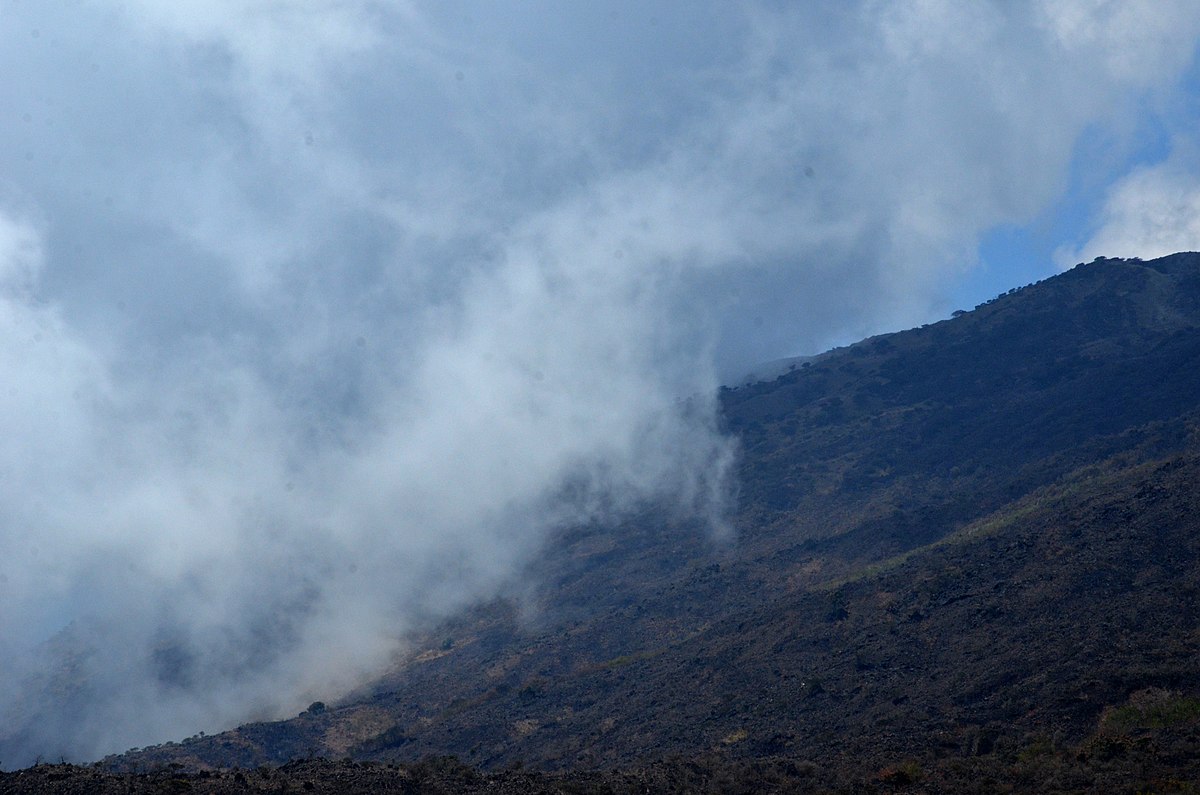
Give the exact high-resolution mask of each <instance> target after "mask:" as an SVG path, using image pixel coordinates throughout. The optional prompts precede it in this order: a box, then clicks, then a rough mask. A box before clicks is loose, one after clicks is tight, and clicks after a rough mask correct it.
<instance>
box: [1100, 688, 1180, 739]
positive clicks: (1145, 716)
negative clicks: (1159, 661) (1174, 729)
mask: <svg viewBox="0 0 1200 795" xmlns="http://www.w3.org/2000/svg"><path fill="white" fill-rule="evenodd" d="M1198 722H1200V699H1196V698H1190V697H1188V696H1184V695H1183V694H1181V693H1179V692H1177V691H1174V690H1164V689H1162V688H1158V687H1151V688H1147V689H1146V690H1139V691H1137V692H1136V693H1134V694H1133V695H1131V696H1130V697H1129V701H1128V702H1127V703H1126V704H1124V705H1123V706H1120V707H1109V708H1108V709H1106V710H1104V714H1103V715H1101V716H1100V731H1101V732H1104V733H1109V734H1127V733H1129V732H1131V731H1136V730H1139V729H1165V728H1168V727H1171V726H1182V725H1188V724H1194V723H1198Z"/></svg>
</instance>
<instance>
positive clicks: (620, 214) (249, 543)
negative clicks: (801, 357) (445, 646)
mask: <svg viewBox="0 0 1200 795" xmlns="http://www.w3.org/2000/svg"><path fill="white" fill-rule="evenodd" d="M685 8H686V13H684V12H683V9H685ZM1154 8H1155V9H1156V12H1155V13H1154V14H1151V13H1149V12H1131V11H1128V10H1127V6H1125V5H1124V4H1117V5H1110V6H1104V5H1103V4H1099V5H1097V4H1089V5H1077V4H1071V3H1046V4H1031V5H1029V6H1025V5H1021V6H1018V5H1014V4H1012V3H997V4H994V5H988V4H975V5H973V6H970V7H965V8H964V7H963V6H961V4H955V3H945V4H942V3H936V2H935V3H928V2H926V3H908V4H904V3H901V4H888V5H886V6H879V5H877V4H875V3H872V2H865V3H862V4H860V7H855V8H852V9H850V8H843V7H839V9H838V10H837V11H836V12H820V11H796V12H785V11H780V10H778V9H776V8H774V5H773V4H770V3H762V4H754V3H749V4H742V5H737V6H733V5H732V4H727V3H713V4H711V5H709V6H707V7H705V8H703V9H701V8H699V7H697V6H696V5H695V4H687V5H686V6H680V7H679V9H673V8H667V10H665V11H663V12H662V13H663V14H664V16H663V17H662V18H653V17H651V16H648V15H645V14H644V12H643V11H641V10H640V6H636V5H633V4H628V5H626V4H620V3H617V4H613V5H611V6H609V7H607V8H604V9H599V10H581V9H579V8H575V7H570V6H567V7H559V6H558V5H556V4H548V5H547V6H546V7H537V6H536V4H534V5H524V6H522V7H521V9H519V10H514V9H512V8H506V9H499V8H498V7H495V6H494V5H493V4H479V5H476V6H472V7H471V17H470V18H467V19H463V18H460V17H457V16H455V17H453V18H452V17H450V16H447V14H448V12H444V11H436V10H434V9H431V8H426V7H425V6H423V5H422V4H414V3H401V2H396V3H382V2H366V1H365V0H364V2H337V3H333V2H329V3H323V2H305V3H294V4H293V3H277V2H270V3H267V2H236V3H235V2H226V3H213V2H205V3H174V4H170V5H166V4H160V3H151V2H126V3H121V4H101V3H84V4H81V5H79V6H77V7H75V9H74V10H73V11H72V13H71V15H70V16H69V17H68V16H65V15H62V14H57V15H54V14H52V13H51V12H50V11H48V10H45V9H44V8H43V7H38V8H31V7H29V4H26V5H22V6H16V5H10V6H9V7H8V8H7V9H6V11H5V13H6V15H7V18H6V27H5V29H4V30H3V31H2V32H0V41H2V42H3V46H0V74H6V75H14V76H20V79H16V78H14V79H9V80H6V81H4V82H3V83H0V101H2V102H3V104H4V106H5V107H7V108H10V109H16V117H18V118H20V119H21V120H22V121H21V123H20V125H11V124H10V125H5V126H0V178H2V179H3V180H4V181H5V182H4V184H3V189H2V190H0V197H2V199H3V201H0V327H2V330H3V333H2V334H0V383H3V384H4V386H3V387H0V434H2V436H3V438H4V440H5V442H4V445H3V446H2V447H0V473H2V477H0V545H2V548H3V552H4V554H3V555H2V556H0V670H5V671H6V672H7V675H6V676H5V677H3V678H2V679H0V714H2V715H3V716H4V720H3V724H2V725H3V726H4V727H5V728H4V729H2V730H0V760H2V761H3V762H5V763H6V764H10V765H12V764H24V763H27V762H29V761H32V758H33V757H34V756H35V755H37V754H42V755H44V756H47V757H54V756H57V755H59V754H65V755H67V756H69V757H72V758H76V759H81V758H83V759H86V758H91V757H95V756H97V755H100V754H103V753H106V752H110V751H116V750H121V749H123V748H126V747H129V746H131V745H141V744H144V743H146V742H149V741H154V740H164V739H169V738H171V737H177V736H180V735H183V734H191V733H193V732H194V731H196V730H197V729H200V728H203V729H205V730H213V729H216V728H220V727H223V726H226V725H230V724H233V723H237V722H240V721H243V720H246V719H248V718H251V717H268V716H276V715H279V714H286V713H289V712H294V711H295V710H296V709H297V708H298V707H300V706H303V705H304V704H305V703H307V701H309V700H311V699H312V698H316V697H321V698H327V697H330V695H331V694H335V693H337V692H339V691H341V690H344V689H346V688H348V687H350V686H352V685H353V684H355V683H356V682H357V681H359V680H360V679H361V677H363V676H366V675H367V674H369V673H370V672H371V671H372V670H375V669H377V668H378V667H379V666H380V665H381V664H383V663H384V662H386V660H387V658H388V656H389V654H391V653H392V652H393V651H394V650H395V647H396V644H397V640H398V638H400V637H401V636H402V635H403V633H404V632H405V631H406V630H407V629H410V628H412V627H414V626H417V625H419V624H420V622H422V621H425V620H427V619H429V618H431V617H437V616H440V615H445V614H447V613H448V612H450V611H452V610H454V609H456V608H458V607H460V606H462V605H464V604H466V603H468V602H470V601H471V600H473V599H477V598H482V597H486V596H487V595H489V594H491V593H494V592H495V591H496V590H497V589H498V588H500V587H501V586H502V585H503V583H504V582H505V581H506V579H507V578H510V577H511V576H512V575H513V574H514V572H516V571H517V570H518V569H519V567H520V566H521V565H522V564H523V563H525V562H527V561H528V560H529V559H530V558H531V556H532V555H533V554H534V552H535V551H536V549H537V548H538V546H539V544H540V543H541V542H542V541H543V540H544V539H545V537H546V535H547V533H548V532H550V531H551V530H552V529H553V528H554V527H557V526H561V525H563V524H568V523H572V522H580V521H589V520H602V521H608V520H613V519H618V518H620V516H621V515H622V514H623V513H624V512H625V511H626V510H627V509H628V508H629V507H630V506H632V505H635V504H637V503H639V502H640V501H644V500H650V499H656V500H665V501H667V502H669V503H671V504H673V505H676V506H678V507H679V508H680V509H681V510H686V511H688V512H691V513H693V514H696V515H700V516H702V517H704V518H706V519H707V520H708V521H709V523H710V524H711V525H712V526H713V527H714V529H715V530H716V531H717V532H727V531H725V530H724V528H723V517H724V516H725V514H726V511H727V508H728V506H727V504H726V499H727V494H728V489H727V485H728V484H727V476H728V471H729V468H730V467H729V465H730V461H731V456H732V446H731V443H730V442H729V440H726V439H724V438H722V437H721V436H720V435H719V434H718V433H717V432H716V431H715V418H714V404H713V397H712V396H713V394H714V390H715V386H716V384H717V383H718V382H719V381H720V379H721V378H722V377H724V376H727V375H728V374H730V373H736V372H740V371H742V370H744V369H745V368H746V367H747V366H748V365H749V364H752V363H753V362H755V361H760V360H765V359H771V358H777V357H779V356H783V355H788V354H794V353H796V352H802V351H811V350H814V349H816V348H819V347H821V346H822V345H824V344H827V343H829V342H831V341H834V340H839V339H842V338H844V337H845V336H847V335H857V334H862V333H866V332H869V331H874V330H879V329H880V328H884V327H888V326H893V325H896V324H901V323H908V322H918V321H920V320H924V319H926V318H927V317H928V314H929V313H930V312H931V311H932V310H933V309H934V308H936V307H937V306H938V304H939V301H940V300H941V291H942V290H943V289H944V285H945V283H946V281H947V279H948V278H949V277H951V276H953V275H954V274H956V273H959V272H961V270H962V268H963V267H964V265H965V264H969V263H970V262H971V261H973V253H972V252H973V251H974V248H975V246H976V244H977V241H978V238H979V235H980V234H982V233H983V232H985V231H986V230H988V229H989V228H991V227H992V226H994V225H996V224H999V223H1005V222H1020V221H1023V220H1026V219H1028V218H1030V217H1032V216H1033V215H1034V214H1036V213H1037V212H1038V211H1039V210H1041V209H1042V208H1043V207H1044V206H1045V205H1046V204H1047V203H1049V202H1051V201H1052V200H1053V199H1054V198H1055V197H1056V196H1057V195H1058V194H1059V193H1060V192H1061V190H1062V189H1063V187H1064V185H1065V183H1066V180H1067V172H1068V166H1069V164H1070V160H1071V156H1072V152H1073V148H1074V146H1075V144H1076V141H1077V139H1078V138H1079V136H1080V134H1081V133H1082V131H1083V130H1084V129H1085V128H1087V127H1088V126H1089V125H1093V126H1094V125H1107V124H1111V123H1113V121H1114V119H1115V118H1116V117H1117V114H1118V113H1119V112H1120V111H1121V110H1123V109H1124V108H1125V107H1127V105H1128V103H1130V102H1132V101H1134V100H1135V99H1138V98H1145V97H1146V96H1158V95H1160V94H1162V93H1164V92H1167V91H1168V90H1169V89H1171V87H1172V86H1173V85H1174V80H1175V77H1176V76H1177V75H1178V73H1179V72H1180V71H1181V70H1182V69H1183V68H1184V67H1185V66H1186V65H1187V64H1188V62H1189V61H1190V58H1191V52H1192V47H1193V43H1194V39H1195V35H1196V32H1197V30H1198V29H1200V20H1198V19H1197V13H1196V12H1194V11H1191V10H1190V4H1180V5H1179V6H1178V7H1177V8H1175V9H1167V4H1165V3H1162V4H1157V5H1155V6H1154ZM676 11H679V13H676ZM1118 17H1120V19H1118ZM63 19H69V21H68V22H65V23H64V22H63ZM1163 37H1174V38H1175V39H1177V42H1176V43H1177V44H1178V46H1176V47H1168V46H1163V45H1161V44H1160V43H1158V42H1160V40H1161V39H1162V38H1163ZM964 41H966V42H970V43H971V46H964V45H963V44H962V42H964ZM114 42H119V43H120V44H119V45H117V44H114ZM1147 42H1155V44H1154V46H1153V47H1148V46H1147ZM1097 50H1099V51H1102V52H1104V53H1105V58H1103V59H1097V58H1096V57H1095V53H1096V51H1097ZM1147 51H1148V52H1149V53H1150V54H1149V55H1146V52H1147Z"/></svg>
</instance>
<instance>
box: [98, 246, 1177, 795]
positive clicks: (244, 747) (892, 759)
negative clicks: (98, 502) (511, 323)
mask: <svg viewBox="0 0 1200 795" xmlns="http://www.w3.org/2000/svg"><path fill="white" fill-rule="evenodd" d="M1197 364H1200V254H1194V253H1192V254H1178V255H1174V256H1171V257H1167V258H1163V259H1159V260H1153V261H1147V262H1141V261H1137V260H1114V259H1109V260H1098V261H1095V262H1092V263H1089V264H1087V265H1081V266H1079V267H1077V268H1075V269H1074V270H1072V271H1070V272H1068V273H1065V274H1063V275H1061V276H1057V277H1054V278H1052V279H1049V280H1046V281H1043V282H1041V283H1039V284H1036V285H1033V286H1029V287H1026V288H1024V289H1021V290H1017V291H1014V292H1012V293H1011V294H1007V295H1004V296H1001V297H999V298H997V299H996V300H994V301H989V302H987V303H986V304H984V305H982V306H980V307H978V308H976V309H975V310H974V311H972V312H969V313H966V314H964V315H962V316H960V317H956V318H954V319H952V320H947V321H943V322H940V323H936V324H933V325H930V326H927V327H923V328H918V329H913V330H910V331H905V332H901V333H897V334H889V335H883V336H879V337H874V338H871V339H868V340H865V341H863V342H860V343H858V344H855V345H853V346H850V347H848V348H846V349H843V350H839V351H836V352H833V353H831V354H829V355H828V356H825V357H822V358H821V359H820V360H819V361H815V362H813V363H811V364H809V365H808V366H807V367H804V366H802V367H800V368H798V369H796V370H794V371H792V372H790V373H788V374H786V375H784V376H781V377H780V378H778V379H777V380H775V381H772V382H769V383H760V384H756V385H753V386H749V387H745V388H740V389H735V390H727V391H725V392H723V393H722V399H721V406H722V419H723V427H724V428H725V429H726V432H727V433H729V434H730V435H732V436H734V437H735V438H737V439H738V440H739V445H740V450H741V455H740V458H739V461H738V465H737V478H738V482H739V483H740V485H741V490H740V501H739V507H738V510H737V512H736V514H735V515H734V516H733V518H732V523H733V525H734V526H735V527H736V529H737V533H738V536H737V543H736V544H732V545H730V544H714V543H712V542H711V540H708V539H706V538H705V536H704V535H703V534H702V533H698V532H696V528H695V527H694V526H693V525H692V523H690V522H687V521H681V520H680V519H679V517H677V516H675V515H673V514H672V512H671V511H669V510H662V509H661V508H658V507H655V506H653V505H647V506H646V507H645V509H644V510H642V511H641V512H640V513H639V514H638V515H637V516H636V517H635V518H633V519H631V520H628V521H626V522H624V523H622V524H620V525H619V526H616V527H608V526H598V525H591V526H575V527H571V528H566V529H564V531H562V532H560V533H559V534H557V535H556V536H555V538H554V539H553V541H552V542H551V544H550V546H549V547H548V548H547V550H546V551H545V553H543V554H542V555H541V556H540V557H539V558H538V559H537V560H536V562H535V563H534V564H533V565H532V566H531V569H530V571H531V575H532V574H534V573H536V581H535V582H536V583H537V586H536V590H535V591H534V592H529V591H524V592H517V593H513V594H512V597H511V600H510V601H499V602H495V603H493V604H491V605H488V606H485V607H481V608H479V609H476V610H474V611H471V612H469V613H467V614H465V615H464V616H462V617H460V618H456V619H454V620H452V621H450V622H448V623H446V624H444V625H443V626H441V627H440V628H438V629H437V630H436V631H435V632H432V633H430V634H429V635H427V636H425V637H424V639H423V645H418V646H417V647H416V648H414V649H413V650H412V652H411V653H410V654H408V655H406V656H405V657H404V658H403V659H401V660H400V661H398V662H397V664H396V665H395V666H394V667H393V668H392V670H391V671H390V672H389V673H388V674H387V675H385V676H384V677H382V678H381V679H379V680H377V681H376V682H375V683H374V684H372V685H371V686H370V687H367V688H364V689H362V690H360V691H359V692H358V693H357V694H356V695H354V696H351V697H350V698H348V699H346V700H344V701H343V702H341V703H337V704H334V703H330V704H328V705H320V707H319V708H314V709H312V710H308V711H306V712H305V713H304V714H302V715H301V716H300V717H298V718H295V719H293V720H290V721H287V722H284V723H270V724H250V725H246V726H242V727H240V728H239V729H237V730H236V731H233V732H227V733H223V734H219V735H216V736H212V737H205V738H192V739H190V740H188V741H185V742H183V743H181V744H175V743H171V744H168V745H166V746H160V747H156V748H153V749H146V750H144V751H142V752H141V753H134V754H130V755H127V756H125V757H123V758H119V759H114V760H110V763H111V764H114V765H117V766H120V767H128V766H131V765H136V766H142V767H147V766H149V767H153V766H155V765H161V764H165V763H167V762H173V763H182V764H184V765H186V766H189V767H191V766H196V765H201V766H203V765H215V766H230V765H240V766H256V765H261V764H263V763H274V764H281V763H284V762H286V761H288V760H290V759H295V758H303V757H309V756H312V755H318V756H329V757H337V758H340V757H343V756H346V755H349V756H351V757H354V758H356V759H364V760H377V761H386V762H398V761H415V760H417V759H419V758H422V757H424V756H426V755H431V754H448V753H451V754H455V755H457V756H459V757H460V758H461V759H463V760H464V761H466V762H469V763H472V764H479V765H483V766H485V767H487V768H492V769H498V768H502V767H505V766H509V765H512V764H514V763H517V762H521V763H524V764H526V765H530V766H533V767H534V768H551V769H578V768H594V767H600V768H607V767H610V766H614V765H619V766H625V767H628V766H635V767H636V766H642V765H653V764H654V763H655V762H656V761H658V760H662V759H665V758H668V757H672V756H674V755H682V756H683V757H684V758H694V759H703V758H709V756H710V755H712V754H716V755H717V756H718V757H719V758H721V759H724V760H726V761H725V762H723V763H722V764H726V765H733V764H736V760H743V761H746V760H755V759H764V758H768V759H791V760H807V763H811V764H812V765H814V766H815V767H814V770H813V771H810V772H809V773H808V774H806V775H809V776H810V777H812V776H816V778H814V779H813V781H814V782H817V781H819V780H826V781H828V780H830V777H832V780H835V781H836V780H841V781H847V780H851V779H853V778H854V777H861V776H867V777H868V778H869V777H870V776H872V775H875V773H876V772H878V771H881V770H887V769H889V767H888V766H889V765H892V766H895V765H899V764H901V763H902V762H904V760H910V761H912V760H916V761H912V765H913V766H914V768H913V769H920V770H924V771H926V772H925V773H923V774H922V776H923V777H924V778H923V784H922V786H926V787H930V786H932V785H933V784H936V782H937V781H939V780H944V782H950V781H956V780H959V779H957V778H955V776H959V775H963V771H964V770H966V769H967V768H965V767H963V766H964V765H973V766H976V769H991V766H995V765H1009V766H1010V767H1008V768H1006V769H1007V770H1008V772H1007V773H1006V774H1005V775H1006V776H1010V777H1011V776H1018V777H1019V776H1026V775H1028V776H1032V777H1033V778H1030V779H1028V781H1027V783H1029V784H1030V786H1031V787H1032V790H1031V791H1050V789H1051V787H1050V783H1049V782H1051V780H1052V779H1053V780H1054V781H1059V784H1061V785H1063V786H1066V782H1071V781H1074V782H1077V783H1076V785H1075V786H1079V787H1081V788H1083V787H1096V788H1097V791H1115V790H1114V789H1112V787H1116V786H1117V784H1118V783H1120V786H1121V787H1124V786H1126V785H1129V786H1132V785H1133V784H1134V783H1136V782H1138V781H1143V782H1145V781H1148V780H1149V777H1151V776H1152V775H1160V774H1165V772H1170V771H1174V773H1180V772H1181V771H1182V772H1186V773H1187V775H1189V776H1195V775H1197V774H1200V770H1198V769H1196V766H1195V760H1196V758H1197V757H1196V756H1195V754H1191V755H1189V754H1190V752H1189V751H1186V750H1184V749H1191V750H1192V751H1194V750H1195V749H1196V748H1200V733H1198V732H1200V671H1198V669H1197V667H1196V660H1197V659H1200V658H1198V656H1197V655H1198V654H1200V610H1198V609H1197V608H1198V607H1200V566H1197V562H1198V561H1200V545H1198V544H1200V526H1198V525H1197V518H1196V517H1198V516H1200V510H1198V509H1200V502H1198V501H1200V491H1197V489H1196V488H1195V484H1196V482H1197V477H1200V367H1197ZM1139 699H1140V700H1139ZM1131 705H1132V706H1131ZM1139 705H1140V706H1139ZM1139 710H1141V711H1139ZM1154 710H1165V711H1166V712H1163V713H1162V715H1160V716H1159V717H1154V715H1158V714H1159V713H1157V712H1154ZM1168 713H1169V714H1168ZM1139 716H1140V717H1139ZM1164 716H1165V717H1164ZM1139 738H1140V739H1139ZM1135 741H1136V742H1135ZM1106 744H1107V745H1106ZM1105 748H1107V749H1108V750H1103V749H1105ZM1114 749H1115V750H1114ZM1122 749H1124V750H1122ZM1135 753H1136V754H1137V755H1138V759H1140V760H1141V761H1139V763H1138V764H1137V765H1132V764H1129V765H1125V766H1122V765H1121V764H1120V762H1119V761H1114V760H1115V759H1118V757H1120V755H1121V754H1131V755H1132V754H1135ZM1114 754H1116V756H1114ZM1188 759H1190V760H1191V762H1190V763H1189V762H1187V760H1188ZM956 760H957V761H956ZM705 764H711V762H706V763H705ZM956 765H957V767H956ZM1013 765H1016V766H1015V767H1012V766H1013ZM711 769H713V770H715V769H716V768H711ZM1139 770H1142V771H1150V772H1142V773H1139V772H1138V771H1139ZM817 771H820V772H819V774H818V772H817ZM955 771H958V772H955ZM1039 771H1040V772H1039ZM743 772H744V773H745V775H751V774H752V771H751V770H750V769H749V768H746V769H744V771H743ZM754 775H757V774H754ZM788 775H791V774H788ZM906 775H907V774H906ZM914 775H915V774H914ZM1038 775H1043V776H1050V777H1052V778H1047V779H1044V780H1042V784H1043V785H1044V786H1042V787H1041V789H1039V788H1038V786H1037V785H1036V782H1037V778H1036V776H1038ZM1138 776H1141V778H1138ZM822 777H824V778H822ZM1053 777H1059V778H1053ZM801 778H803V777H802V776H801ZM911 778H912V777H910V779H911ZM789 780H790V779H789ZM1080 782H1082V783H1080ZM1088 782H1090V784H1089V783H1088ZM1099 782H1109V784H1107V785H1102V784H1101V783H1099ZM1110 785H1111V786H1110ZM813 786H816V784H815V783H814V784H813ZM946 786H947V787H949V789H948V790H947V791H961V790H959V789H957V788H956V787H954V786H951V785H950V784H946ZM1069 788H1070V787H1068V789H1069ZM931 791H934V790H931ZM1131 791H1132V790H1131Z"/></svg>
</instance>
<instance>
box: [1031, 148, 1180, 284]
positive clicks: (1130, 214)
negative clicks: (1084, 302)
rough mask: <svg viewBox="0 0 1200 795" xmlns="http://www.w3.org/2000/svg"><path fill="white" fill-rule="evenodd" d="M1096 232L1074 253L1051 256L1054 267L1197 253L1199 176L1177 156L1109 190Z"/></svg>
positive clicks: (1070, 251)
mask: <svg viewBox="0 0 1200 795" xmlns="http://www.w3.org/2000/svg"><path fill="white" fill-rule="evenodd" d="M1098 227H1099V228H1098V229H1097V231H1096V232H1095V233H1094V234H1093V235H1092V236H1091V238H1090V239H1089V240H1088V241H1087V243H1085V244H1084V245H1083V246H1081V247H1080V248H1079V249H1072V248H1068V247H1064V248H1063V249H1060V250H1059V251H1058V252H1057V254H1056V257H1055V258H1056V260H1057V261H1058V264H1059V266H1060V267H1063V268H1067V267H1070V266H1071V265H1073V264H1075V263H1076V262H1090V261H1091V260H1093V259H1095V258H1096V257H1141V258H1142V259H1153V258H1155V257H1161V256H1164V255H1166V254H1173V253H1175V252H1177V251H1197V250H1200V170H1197V169H1196V168H1195V167H1194V163H1190V162H1187V158H1186V157H1185V156H1184V155H1183V154H1182V153H1180V152H1177V153H1176V154H1175V155H1174V156H1173V157H1172V158H1170V159H1168V160H1167V161H1166V162H1164V163H1160V164H1158V165H1154V166H1147V167H1143V168H1140V169H1138V170H1136V171H1134V172H1133V173H1131V174H1130V175H1129V176H1127V177H1125V178H1124V179H1122V180H1120V181H1119V182H1118V183H1116V184H1115V185H1113V186H1112V188H1111V190H1110V191H1109V194H1108V197H1107V199H1106V200H1105V203H1104V207H1103V210H1102V211H1101V214H1100V219H1099V225H1098Z"/></svg>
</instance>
